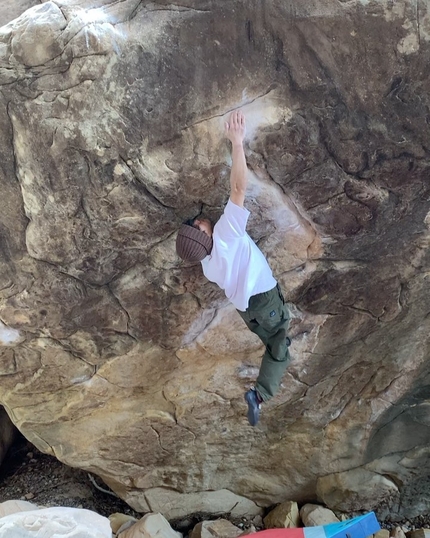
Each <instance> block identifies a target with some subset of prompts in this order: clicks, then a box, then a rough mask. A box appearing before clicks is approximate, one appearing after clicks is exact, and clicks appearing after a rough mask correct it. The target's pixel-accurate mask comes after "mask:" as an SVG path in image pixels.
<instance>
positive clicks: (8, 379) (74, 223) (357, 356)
mask: <svg viewBox="0 0 430 538" xmlns="http://www.w3.org/2000/svg"><path fill="white" fill-rule="evenodd" d="M4 5H6V3H4ZM22 5H24V4H22ZM427 9H428V4H427V3H425V2H424V1H423V0H417V1H404V0H403V1H402V0H400V1H396V2H391V1H389V0H379V1H377V0H375V1H372V2H367V1H366V2H365V1H359V0H350V1H343V0H341V1H339V0H323V1H321V2H312V1H311V0H297V1H296V0H289V1H286V2H278V1H277V0H265V1H263V0H246V2H245V1H242V0H223V2H216V1H215V0H200V1H198V2H197V1H196V0H183V1H182V2H180V3H179V4H171V3H168V2H166V1H165V0H156V1H155V2H147V1H146V0H144V1H140V0H125V1H123V2H114V1H113V0H112V1H111V0H56V1H55V2H54V1H48V2H44V3H42V4H37V5H36V6H34V7H31V8H30V9H29V10H27V11H25V12H24V13H22V15H21V16H20V17H19V18H17V19H15V20H13V21H11V22H9V23H8V24H7V25H5V26H3V28H2V30H1V33H0V62H1V63H0V84H1V93H0V126H1V129H0V154H1V167H0V189H1V194H2V197H1V202H0V203H1V211H0V234H1V242H0V246H1V248H0V266H1V270H0V280H1V283H0V284H1V285H0V290H1V292H0V293H1V295H0V319H1V321H2V325H1V327H0V341H1V343H2V347H1V348H0V349H1V360H0V402H1V403H2V404H3V405H4V406H5V407H6V408H7V410H8V412H9V414H10V416H11V417H13V421H14V423H15V424H16V425H17V426H18V428H19V429H20V430H21V431H22V432H23V433H24V434H25V435H26V437H27V438H28V439H30V440H31V441H32V442H33V443H34V444H35V445H36V446H37V447H38V448H39V449H41V450H43V451H45V452H48V453H51V454H54V455H56V456H57V457H58V458H59V459H61V460H62V461H63V462H65V463H67V464H69V465H73V466H79V467H82V468H84V469H87V470H89V471H91V472H94V473H97V474H98V475H100V476H101V477H102V478H103V479H104V480H105V481H106V483H107V484H109V486H111V487H112V488H113V489H114V490H115V491H116V492H117V493H118V494H119V495H120V496H121V497H122V498H124V499H125V500H126V501H127V502H129V503H130V504H131V505H132V506H133V507H134V508H136V509H138V510H142V511H149V510H160V511H162V512H163V514H164V515H166V516H167V517H170V516H172V514H173V513H177V512H174V510H173V508H175V507H178V506H179V507H180V506H182V500H186V499H190V498H201V499H206V501H202V502H203V504H204V502H206V503H207V505H211V500H210V499H211V495H212V496H213V495H217V492H218V495H219V498H222V499H224V502H223V503H221V504H222V505H223V508H224V509H225V511H229V510H232V509H233V507H236V509H237V507H241V508H240V510H243V512H253V513H254V514H255V513H258V511H259V509H260V508H259V507H260V506H268V505H272V504H274V503H278V502H281V501H284V500H285V499H296V500H298V501H303V500H311V499H315V494H316V489H317V480H318V479H319V478H320V477H321V476H323V475H324V480H325V481H326V482H325V483H326V484H328V487H327V489H321V484H320V487H319V491H331V490H330V487H331V486H330V480H331V481H332V483H333V482H335V483H336V484H338V485H339V487H345V489H344V495H345V496H346V497H347V498H350V499H351V502H359V501H360V498H361V496H362V495H363V493H362V491H363V490H362V488H361V485H360V484H355V485H354V483H353V480H351V476H352V475H351V474H349V473H351V472H355V473H356V476H359V474H360V473H357V471H352V470H356V469H361V470H362V471H363V473H365V474H366V476H371V477H378V476H380V477H383V478H384V481H385V482H384V483H385V484H386V485H387V487H386V488H385V489H384V491H385V492H386V497H387V498H386V502H387V503H388V506H389V509H390V510H391V511H394V512H398V513H399V514H402V513H409V515H410V510H411V507H413V509H414V510H415V511H418V512H420V511H425V510H428V508H429V501H428V499H429V496H428V495H426V494H425V493H426V492H428V490H429V481H428V476H429V471H430V469H429V465H430V463H429V461H430V460H429V458H428V453H429V450H430V424H429V418H428V417H429V414H428V406H429V404H428V398H429V386H430V383H429V381H430V366H429V361H428V360H427V359H428V356H429V333H430V331H429V325H430V316H429V306H428V305H429V304H430V300H429V299H430V297H429V295H430V291H429V290H430V288H429V286H428V275H429V249H428V247H429V244H430V231H429V227H430V213H429V210H430V183H429V171H430V161H429V145H428V140H429V124H430V115H429V110H430V108H429V107H430V98H429V95H430V93H429V90H430V87H429V86H430V83H429V80H430V79H429V71H430V63H429V61H428V59H429V44H430V14H429V13H428V10H427ZM237 107H242V109H243V110H244V112H245V114H246V117H247V120H248V132H247V140H246V153H247V161H248V166H249V169H250V188H249V192H248V196H247V200H246V206H247V207H248V208H249V209H250V210H251V213H252V217H251V219H250V222H249V226H248V229H249V232H250V234H251V236H252V237H253V238H254V239H255V240H256V241H257V242H258V244H259V246H260V247H261V249H262V250H263V252H264V253H265V254H266V255H267V257H268V259H269V262H270V263H271V265H272V267H273V270H274V272H275V275H276V276H277V278H278V279H279V281H280V283H281V284H282V287H283V289H284V291H285V295H286V296H287V298H288V300H289V301H291V302H292V303H294V305H295V320H294V323H293V329H292V335H293V336H294V338H293V345H292V355H293V362H292V364H291V366H290V368H289V370H288V373H287V374H286V375H285V379H284V381H283V385H282V389H281V391H280V393H279V395H278V396H277V397H276V398H275V399H274V400H273V401H271V402H270V403H268V404H267V405H265V406H264V410H263V416H262V419H261V425H260V426H259V427H258V428H256V429H252V428H250V427H248V425H247V423H246V418H245V405H244V402H243V392H244V390H245V389H246V388H248V387H249V384H250V383H251V382H252V380H253V379H254V377H255V373H256V371H257V368H258V366H259V362H260V357H261V354H262V350H261V347H260V344H259V342H258V341H257V340H256V339H255V338H254V337H253V335H251V334H250V333H248V332H247V330H246V328H245V326H244V324H243V323H242V321H241V320H240V318H239V317H238V316H237V314H236V313H235V312H234V309H233V308H232V307H231V306H229V305H228V304H227V301H226V300H225V298H224V296H223V294H222V292H220V291H219V290H218V289H217V288H216V287H215V286H214V285H212V284H211V283H209V282H207V281H205V279H204V278H203V276H202V274H201V269H200V267H199V266H198V265H197V266H195V265H190V264H188V265H187V264H184V263H180V261H179V260H178V259H177V257H176V255H175V251H174V241H175V232H176V230H177V228H178V226H179V225H180V223H181V222H182V221H183V220H184V219H185V218H189V217H190V216H195V215H197V214H199V213H200V212H203V213H204V214H205V215H207V216H208V217H210V218H212V219H214V220H216V219H217V218H218V217H219V215H220V214H221V212H222V208H223V206H224V204H225V203H226V201H227V197H228V175H229V164H230V157H229V148H228V146H227V144H226V142H225V141H224V140H223V139H222V128H223V122H224V120H225V118H226V117H227V115H228V113H229V111H231V110H232V109H235V108H237ZM345 473H346V474H345ZM339 477H344V479H343V480H340V479H339ZM417 482H418V484H419V487H417ZM387 483H388V484H387ZM342 484H343V485H342ZM219 492H221V493H220V494H219ZM422 493H424V494H422ZM190 496H191V497H190ZM193 496H194V497H193ZM330 498H331V497H330V496H328V497H327V502H328V503H329V504H330ZM166 499H167V501H166ZM366 499H368V500H369V507H370V506H372V507H375V506H376V505H377V503H378V502H379V501H381V500H383V499H381V496H380V495H379V491H378V495H377V496H375V497H371V498H370V499H369V496H368V494H367V492H366ZM172 503H173V504H172ZM160 504H161V505H162V507H160ZM172 507H173V508H172ZM175 509H176V508H175Z"/></svg>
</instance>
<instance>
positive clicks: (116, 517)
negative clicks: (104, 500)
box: [109, 512, 137, 533]
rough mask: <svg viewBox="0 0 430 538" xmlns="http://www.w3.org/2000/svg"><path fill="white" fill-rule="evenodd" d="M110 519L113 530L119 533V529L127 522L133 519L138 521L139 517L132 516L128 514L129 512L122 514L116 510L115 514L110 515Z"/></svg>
mask: <svg viewBox="0 0 430 538" xmlns="http://www.w3.org/2000/svg"><path fill="white" fill-rule="evenodd" d="M109 521H110V526H111V529H112V532H114V533H117V532H118V530H119V529H120V528H121V527H122V526H123V525H124V524H125V523H127V522H129V521H132V522H134V523H135V522H136V521H137V519H136V518H134V517H132V516H128V515H127V514H121V513H118V512H115V514H111V515H110V516H109Z"/></svg>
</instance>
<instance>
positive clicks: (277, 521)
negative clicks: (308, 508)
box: [263, 501, 300, 529]
mask: <svg viewBox="0 0 430 538" xmlns="http://www.w3.org/2000/svg"><path fill="white" fill-rule="evenodd" d="M263 521H264V526H265V527H266V529H275V528H280V529H283V528H286V529H289V528H295V527H300V515H299V507H298V506H297V503H296V502H294V501H285V502H283V503H281V504H280V505H278V506H277V507H276V508H275V509H274V510H272V511H271V512H269V514H267V516H266V517H265V518H264V520H263Z"/></svg>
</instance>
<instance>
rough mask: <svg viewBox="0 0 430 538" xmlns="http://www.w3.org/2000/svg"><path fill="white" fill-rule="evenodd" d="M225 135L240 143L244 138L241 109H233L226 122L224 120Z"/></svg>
mask: <svg viewBox="0 0 430 538" xmlns="http://www.w3.org/2000/svg"><path fill="white" fill-rule="evenodd" d="M224 127H225V136H226V137H227V138H228V139H229V140H230V141H231V143H232V144H233V146H234V145H235V144H242V143H243V139H244V138H245V116H244V115H243V112H242V111H241V110H234V111H233V112H232V113H231V114H230V118H229V121H228V122H225V124H224Z"/></svg>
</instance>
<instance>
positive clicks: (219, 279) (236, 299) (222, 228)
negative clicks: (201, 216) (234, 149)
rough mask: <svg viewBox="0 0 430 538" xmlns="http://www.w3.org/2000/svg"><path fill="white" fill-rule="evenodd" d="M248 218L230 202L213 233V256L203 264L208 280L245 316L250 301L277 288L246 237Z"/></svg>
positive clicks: (267, 265)
mask: <svg viewBox="0 0 430 538" xmlns="http://www.w3.org/2000/svg"><path fill="white" fill-rule="evenodd" d="M249 215H250V213H249V211H248V210H247V209H245V208H244V207H239V206H238V205H236V204H234V203H233V202H232V201H231V200H229V201H228V203H227V205H226V207H225V209H224V213H223V215H222V216H221V218H220V219H219V221H218V222H217V223H216V224H215V226H214V229H213V248H212V252H211V253H210V255H209V256H206V258H204V259H203V260H202V262H201V263H202V267H203V273H204V275H205V277H206V278H207V279H208V280H210V281H211V282H215V283H216V284H218V286H219V287H220V288H221V289H223V290H224V291H225V294H226V296H227V298H228V299H229V300H230V301H231V302H232V303H233V304H234V306H235V307H236V308H237V309H238V310H241V311H242V312H244V311H245V310H246V309H247V308H248V303H249V298H250V297H252V296H253V295H257V293H264V292H266V291H269V290H271V289H273V288H274V287H275V286H276V280H275V279H274V278H273V274H272V270H271V269H270V267H269V264H268V263H267V260H266V258H265V257H264V255H263V253H262V252H261V250H260V249H259V248H258V247H257V245H256V244H255V243H254V241H253V240H252V239H251V238H250V237H249V235H248V234H247V233H246V223H247V222H248V217H249Z"/></svg>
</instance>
